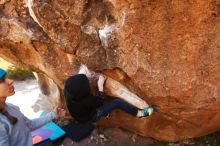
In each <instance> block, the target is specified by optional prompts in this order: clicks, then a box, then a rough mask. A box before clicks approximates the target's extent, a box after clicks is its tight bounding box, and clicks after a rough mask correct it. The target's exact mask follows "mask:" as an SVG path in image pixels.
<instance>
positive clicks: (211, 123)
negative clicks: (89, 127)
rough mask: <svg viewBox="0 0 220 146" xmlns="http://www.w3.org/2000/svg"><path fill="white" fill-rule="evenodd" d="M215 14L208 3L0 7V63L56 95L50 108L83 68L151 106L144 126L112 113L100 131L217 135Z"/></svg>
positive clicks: (18, 0)
mask: <svg viewBox="0 0 220 146" xmlns="http://www.w3.org/2000/svg"><path fill="white" fill-rule="evenodd" d="M219 9H220V3H219V2H218V1H215V0H195V1H185V0H182V1H180V0H173V1H159V0H129V1H128V0H120V1H119V0H75V1H69V0H62V1H60V0H44V1H42V0H0V56H1V57H3V58H5V59H6V60H8V61H10V62H12V63H14V64H17V65H22V66H24V67H28V68H30V69H31V70H32V71H33V72H35V73H36V74H37V76H38V78H39V83H40V87H41V88H42V90H43V93H45V94H48V95H53V94H51V93H52V92H51V90H52V91H56V92H60V93H59V94H58V93H57V94H56V95H59V96H60V97H59V98H60V100H57V99H54V100H55V102H54V103H56V104H58V103H57V101H59V102H60V103H59V104H60V105H62V104H63V102H64V100H63V93H62V89H63V86H64V81H65V79H66V78H67V77H68V76H70V75H74V74H76V73H77V71H78V70H79V67H80V64H84V65H86V66H87V67H88V68H89V69H90V70H91V71H93V72H98V73H103V74H105V75H106V76H108V77H111V78H112V79H114V80H116V81H118V82H120V83H121V84H122V85H124V86H126V87H127V88H128V89H129V90H130V91H132V92H133V93H135V94H137V95H138V96H139V97H141V98H142V99H144V100H145V101H147V102H152V103H155V104H157V105H158V106H159V111H158V112H157V113H155V114H153V115H152V116H150V117H149V118H147V119H146V120H145V121H141V120H139V119H137V118H134V117H131V116H130V115H128V114H126V113H124V112H122V111H119V110H117V111H114V112H113V113H112V116H111V119H110V120H106V119H103V120H101V121H100V122H99V124H100V125H106V126H119V127H122V128H125V129H128V130H130V131H133V132H136V133H138V134H141V135H144V136H150V137H153V138H156V139H158V140H166V141H177V140H180V139H185V138H191V137H198V136H202V135H206V134H208V133H211V132H214V131H216V130H218V129H220V94H219V93H220V37H219V35H220V11H219ZM46 86H51V87H47V88H46ZM44 87H45V88H46V89H45V88H44ZM113 90H114V88H113ZM109 94H111V92H109Z"/></svg>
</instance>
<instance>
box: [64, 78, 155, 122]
mask: <svg viewBox="0 0 220 146" xmlns="http://www.w3.org/2000/svg"><path fill="white" fill-rule="evenodd" d="M104 82H105V78H104V76H102V75H100V76H99V79H98V82H97V84H98V89H99V92H98V95H96V96H94V95H92V93H91V89H90V84H89V79H88V78H87V76H86V75H85V74H77V75H74V76H70V77H69V78H68V79H67V80H66V81H65V86H64V96H65V100H66V105H67V108H68V110H69V113H70V114H71V116H72V117H73V118H74V119H75V120H76V121H77V122H79V123H86V122H92V123H95V122H97V121H98V120H100V119H101V118H102V117H106V116H107V115H108V114H109V113H111V112H112V111H113V110H115V109H121V110H123V111H125V112H127V113H129V114H131V115H132V116H135V117H139V118H141V119H144V118H145V117H147V116H149V115H151V114H152V113H153V111H154V108H153V107H148V108H144V109H138V108H136V107H134V106H133V105H130V104H129V103H127V102H125V101H124V100H122V99H119V98H118V99H113V100H112V101H110V102H104V92H103V85H104Z"/></svg>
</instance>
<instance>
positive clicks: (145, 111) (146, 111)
mask: <svg viewBox="0 0 220 146" xmlns="http://www.w3.org/2000/svg"><path fill="white" fill-rule="evenodd" d="M141 112H142V113H143V116H141V117H139V118H140V119H141V120H144V119H145V118H146V117H147V116H150V115H151V114H152V113H153V112H154V109H153V107H148V108H147V107H146V108H144V109H142V110H141Z"/></svg>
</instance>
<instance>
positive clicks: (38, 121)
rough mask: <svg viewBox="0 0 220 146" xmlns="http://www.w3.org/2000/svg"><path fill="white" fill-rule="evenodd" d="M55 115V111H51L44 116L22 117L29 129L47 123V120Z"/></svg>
mask: <svg viewBox="0 0 220 146" xmlns="http://www.w3.org/2000/svg"><path fill="white" fill-rule="evenodd" d="M56 117H57V114H56V111H55V110H54V111H52V112H49V113H47V114H46V115H45V116H43V117H40V118H36V119H28V118H27V117H26V116H24V119H25V121H26V124H27V126H28V127H29V129H30V130H31V131H33V130H36V129H38V128H40V127H42V126H43V125H45V124H47V123H48V122H50V121H52V120H53V119H55V118H56Z"/></svg>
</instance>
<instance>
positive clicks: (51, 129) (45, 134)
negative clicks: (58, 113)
mask: <svg viewBox="0 0 220 146" xmlns="http://www.w3.org/2000/svg"><path fill="white" fill-rule="evenodd" d="M45 114H46V113H44V112H43V113H42V114H41V116H44V115H45ZM65 134H66V132H65V131H64V130H63V129H62V128H61V127H59V126H58V125H57V124H56V123H54V122H53V121H51V122H49V123H47V124H45V125H44V126H42V127H41V128H39V129H37V130H34V131H32V132H31V135H32V140H33V144H37V143H39V142H42V141H45V140H47V139H50V140H51V141H54V140H56V139H58V138H60V137H62V136H64V135H65Z"/></svg>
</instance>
